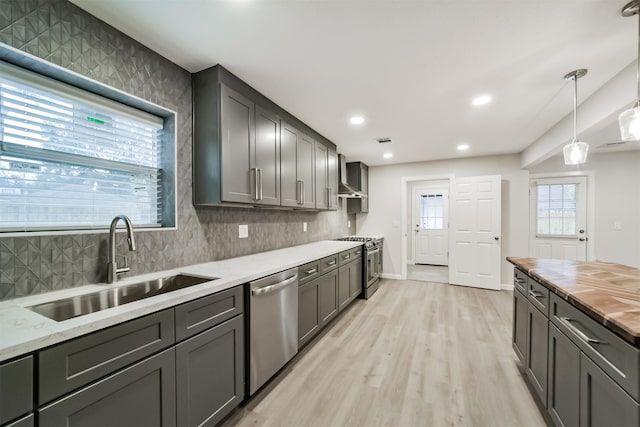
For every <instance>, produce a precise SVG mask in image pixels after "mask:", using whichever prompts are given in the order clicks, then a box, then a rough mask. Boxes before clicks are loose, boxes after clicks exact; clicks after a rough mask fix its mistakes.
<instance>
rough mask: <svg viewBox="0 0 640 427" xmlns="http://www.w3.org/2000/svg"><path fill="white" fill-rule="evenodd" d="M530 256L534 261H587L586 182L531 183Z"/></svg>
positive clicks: (578, 178) (550, 180)
mask: <svg viewBox="0 0 640 427" xmlns="http://www.w3.org/2000/svg"><path fill="white" fill-rule="evenodd" d="M529 198H530V203H529V210H530V215H529V233H530V237H529V243H530V244H529V254H530V256H532V257H534V258H556V259H570V260H575V261H586V259H587V178H586V177H585V176H575V177H563V178H544V179H532V180H531V185H530V190H529Z"/></svg>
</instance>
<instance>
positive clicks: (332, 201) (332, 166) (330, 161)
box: [327, 148, 338, 211]
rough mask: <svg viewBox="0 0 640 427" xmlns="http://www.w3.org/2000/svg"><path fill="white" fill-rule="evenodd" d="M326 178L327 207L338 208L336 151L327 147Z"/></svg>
mask: <svg viewBox="0 0 640 427" xmlns="http://www.w3.org/2000/svg"><path fill="white" fill-rule="evenodd" d="M327 175H328V177H327V179H328V184H329V209H330V210H333V211H335V210H337V209H338V153H337V152H336V150H332V149H331V148H329V149H328V150H327Z"/></svg>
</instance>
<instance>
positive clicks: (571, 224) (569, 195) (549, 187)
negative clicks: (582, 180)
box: [536, 184, 577, 236]
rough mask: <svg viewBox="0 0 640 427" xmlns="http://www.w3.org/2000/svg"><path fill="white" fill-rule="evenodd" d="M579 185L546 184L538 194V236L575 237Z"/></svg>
mask: <svg viewBox="0 0 640 427" xmlns="http://www.w3.org/2000/svg"><path fill="white" fill-rule="evenodd" d="M576 187H577V184H545V185H538V186H537V187H536V189H537V192H538V197H537V199H538V209H537V227H536V230H537V235H538V236H575V235H576V234H577V232H576V231H577V230H576V206H577V201H576V195H577V188H576Z"/></svg>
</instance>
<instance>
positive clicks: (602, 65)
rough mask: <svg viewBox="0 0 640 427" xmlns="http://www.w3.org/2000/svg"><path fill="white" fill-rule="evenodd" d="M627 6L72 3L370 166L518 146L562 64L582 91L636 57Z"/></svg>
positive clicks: (533, 129)
mask: <svg viewBox="0 0 640 427" xmlns="http://www.w3.org/2000/svg"><path fill="white" fill-rule="evenodd" d="M627 1H628V0H458V1H453V0H422V1H418V0H416V1H399V0H379V1H369V0H340V1H337V0H335V1H334V0H301V1H294V0H289V1H284V0H226V1H225V0H182V1H176V0H136V1H134V0H108V1H104V0H102V1H99V0H72V2H73V3H75V4H77V5H78V6H80V7H82V8H83V9H85V10H87V11H88V12H90V13H92V14H93V15H95V16H97V17H99V18H101V19H102V20H104V21H106V22H107V23H109V24H111V25H113V26H114V27H116V28H118V29H119V30H121V31H123V32H124V33H126V34H128V35H129V36H131V37H132V38H134V39H136V40H138V41H140V42H141V43H143V44H144V45H146V46H149V47H150V48H151V49H153V50H154V51H156V52H158V53H160V54H161V55H163V56H165V57H166V58H168V59H170V60H171V61H173V62H175V63H177V64H179V65H180V66H182V67H184V68H185V69H187V70H189V71H191V72H196V71H199V70H202V69H205V68H208V67H210V66H212V65H215V64H222V65H223V66H224V67H226V68H227V69H229V70H230V71H231V72H233V73H234V74H236V75H237V76H239V77H240V78H241V79H243V80H245V81H246V82H248V83H249V84H250V85H251V86H253V87H255V88H256V89H257V90H258V91H260V92H262V93H263V94H264V95H266V96H267V97H269V98H270V99H272V100H273V101H274V102H276V103H277V104H279V105H281V106H282V107H283V108H285V109H286V110H287V111H289V112H291V113H293V114H294V115H295V116H297V117H298V118H300V119H301V120H303V121H304V122H305V123H307V124H309V125H310V126H311V127H313V128H314V129H316V130H317V131H318V132H320V133H321V134H323V135H324V136H326V137H327V138H329V139H330V140H332V141H333V142H335V143H336V144H337V145H338V151H340V152H342V153H344V154H346V155H347V158H348V160H350V161H352V160H361V161H364V162H365V163H368V164H370V165H377V164H385V163H403V162H412V161H420V160H433V159H443V158H452V157H460V156H462V155H464V156H480V155H490V154H498V153H518V152H521V151H522V150H523V149H525V148H526V147H527V146H528V145H529V144H531V143H532V142H533V141H535V140H536V139H537V138H538V137H539V136H541V135H542V134H543V133H544V132H545V131H546V130H547V129H549V128H550V127H551V126H552V125H554V124H555V123H556V122H558V121H559V120H560V119H561V118H562V117H564V116H565V115H566V114H568V113H570V112H571V111H572V102H573V98H572V97H573V86H572V84H571V83H567V82H565V81H564V80H563V78H562V77H563V76H564V74H565V73H567V72H569V71H572V70H574V69H576V68H588V69H589V74H588V75H587V76H586V77H584V78H582V79H580V80H579V87H578V89H579V91H578V92H579V97H580V100H583V99H585V98H586V97H587V96H588V95H590V94H591V93H593V92H594V91H595V90H596V89H597V88H599V87H600V86H602V85H603V84H604V83H605V82H607V81H608V80H609V79H610V78H612V77H613V76H614V75H615V74H617V73H618V72H619V71H620V70H622V69H623V68H624V67H625V66H627V65H628V64H630V63H631V62H632V61H634V59H635V57H636V56H635V52H636V50H637V46H636V38H637V28H638V27H637V25H638V21H637V19H633V18H623V17H621V16H620V10H621V9H622V7H623V6H624V4H625V3H626V2H627ZM629 90H630V91H634V88H629ZM484 93H489V94H491V95H492V96H493V99H494V100H493V102H492V103H491V104H489V105H487V106H484V107H481V108H478V107H473V106H472V105H471V100H472V98H474V97H475V96H476V95H478V94H484ZM356 114H358V115H363V116H364V117H365V118H366V122H365V124H364V125H360V126H354V125H351V124H350V123H349V118H350V117H351V116H352V115H356ZM383 136H390V137H391V138H393V143H391V144H385V145H380V144H378V143H377V142H375V141H374V139H375V138H378V137H383ZM570 137H571V135H567V141H568V140H569V139H570ZM461 142H467V143H468V144H469V145H470V146H471V148H470V150H468V151H467V152H466V153H464V154H459V153H458V152H457V151H456V148H455V147H456V145H457V144H459V143H461ZM387 151H388V152H392V153H393V155H394V157H393V158H392V159H391V160H387V159H383V158H382V154H383V153H384V152H387Z"/></svg>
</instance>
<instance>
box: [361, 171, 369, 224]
mask: <svg viewBox="0 0 640 427" xmlns="http://www.w3.org/2000/svg"><path fill="white" fill-rule="evenodd" d="M360 173H361V174H362V177H361V178H360V182H361V185H362V188H361V191H362V192H363V193H364V194H366V195H367V196H368V195H369V170H368V169H365V168H362V169H361V170H360ZM360 209H361V212H362V213H366V212H369V197H363V198H362V206H361V208H360Z"/></svg>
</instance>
